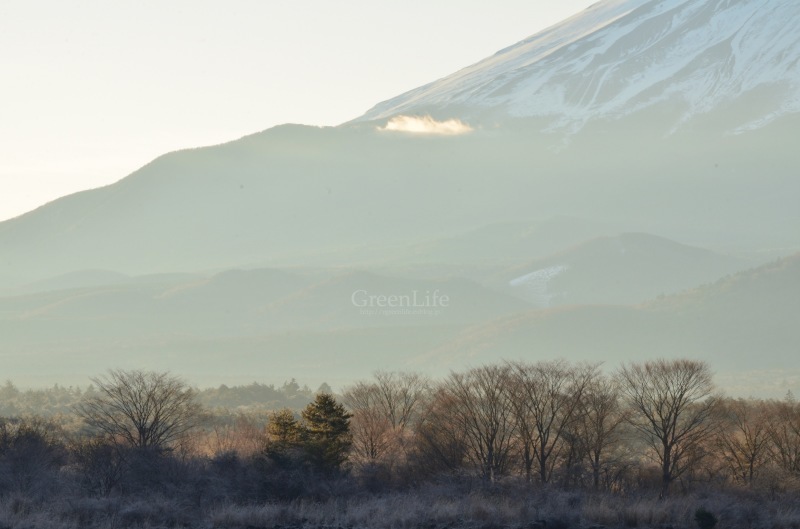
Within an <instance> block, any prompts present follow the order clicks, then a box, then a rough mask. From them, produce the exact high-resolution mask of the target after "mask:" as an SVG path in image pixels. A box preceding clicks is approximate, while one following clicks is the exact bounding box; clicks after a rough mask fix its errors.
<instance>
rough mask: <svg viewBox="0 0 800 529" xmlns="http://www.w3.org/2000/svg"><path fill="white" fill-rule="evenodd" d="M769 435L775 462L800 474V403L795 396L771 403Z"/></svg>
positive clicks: (787, 469)
mask: <svg viewBox="0 0 800 529" xmlns="http://www.w3.org/2000/svg"><path fill="white" fill-rule="evenodd" d="M769 436H770V441H771V446H770V448H771V451H772V459H773V460H774V461H775V463H776V464H777V465H778V466H779V467H780V468H781V469H782V470H783V471H784V472H786V473H789V474H797V475H800V405H798V403H797V402H795V401H794V399H793V398H787V399H786V400H783V401H780V402H773V403H771V405H770V421H769Z"/></svg>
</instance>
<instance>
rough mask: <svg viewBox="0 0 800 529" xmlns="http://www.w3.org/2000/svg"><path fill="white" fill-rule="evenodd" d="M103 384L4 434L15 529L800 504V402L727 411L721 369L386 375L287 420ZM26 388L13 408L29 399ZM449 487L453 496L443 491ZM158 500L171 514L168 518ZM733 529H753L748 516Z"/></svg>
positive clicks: (4, 477)
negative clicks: (365, 511) (437, 501)
mask: <svg viewBox="0 0 800 529" xmlns="http://www.w3.org/2000/svg"><path fill="white" fill-rule="evenodd" d="M93 381H94V385H93V386H92V388H91V389H89V390H86V391H83V392H79V393H80V394H81V401H80V402H79V403H78V404H76V405H75V406H74V407H73V412H71V413H69V414H64V415H61V416H57V417H53V418H49V419H45V418H37V417H32V416H28V417H8V418H5V419H0V523H7V522H4V518H3V516H6V514H5V513H6V512H11V511H4V509H6V508H7V506H8V505H10V503H8V501H10V498H21V497H24V498H26V500H25V501H27V502H29V505H30V507H28V509H29V511H28V512H31V513H32V512H35V511H36V509H48V508H50V509H56V511H57V514H58V513H60V514H58V516H62V517H66V518H68V519H70V520H71V519H73V518H74V516H77V514H75V509H78V508H79V507H77V506H81V507H80V509H84V510H85V512H84V511H81V512H83V514H81V515H80V516H83V518H81V519H83V520H85V523H83V524H82V525H81V526H82V527H84V526H85V527H91V526H97V527H101V526H103V525H102V524H103V523H104V522H103V520H107V519H109V518H107V516H110V515H109V512H111V511H114V509H116V511H114V512H117V513H118V516H121V514H119V513H121V512H123V510H124V509H128V510H130V509H133V511H131V512H134V511H135V512H139V515H137V516H134V515H131V517H130V518H129V519H126V521H123V522H120V523H121V524H122V526H135V525H137V524H138V525H141V524H142V523H144V522H145V521H146V522H147V523H149V524H151V525H192V524H196V523H198V522H199V520H201V519H204V518H203V517H206V516H210V517H214V516H216V517H220V516H221V517H222V518H224V519H225V520H227V521H226V522H225V524H223V525H224V526H233V527H238V526H240V525H237V523H238V522H235V520H238V519H239V518H236V516H233V515H232V514H231V513H232V512H233V511H230V510H224V509H232V508H234V507H225V508H223V507H220V506H223V505H227V506H240V507H236V509H240V508H241V509H244V508H245V507H244V506H247V505H254V504H259V503H264V502H289V501H292V500H296V499H303V498H307V499H313V500H314V501H315V502H326V501H334V500H335V499H336V498H342V497H348V498H351V497H358V498H360V499H359V500H358V501H367V500H365V499H364V498H367V497H370V496H369V494H371V493H380V494H404V495H409V497H411V496H413V497H415V498H421V497H422V496H420V494H422V492H421V491H428V492H427V493H426V494H439V492H431V491H435V490H440V491H442V492H441V493H442V494H445V495H446V496H448V495H449V496H452V495H453V494H456V495H458V494H462V493H464V494H473V493H476V491H478V492H480V491H483V492H480V494H488V495H497V494H501V496H498V497H503V498H510V497H515V498H517V500H516V501H520V502H523V503H525V502H528V501H533V499H532V498H545V499H543V500H542V501H545V502H546V504H547V505H551V504H553V502H554V501H555V502H556V504H557V502H558V501H560V500H558V499H557V498H558V497H559V496H558V495H559V494H566V493H567V492H569V491H571V492H572V493H574V492H576V491H581V490H585V491H587V492H588V491H591V492H592V494H593V495H596V494H600V496H593V495H587V496H585V498H588V499H587V500H586V501H590V500H589V499H590V498H607V499H606V500H603V501H606V502H612V503H613V502H620V503H619V505H618V507H615V509H616V510H612V511H608V510H605V511H602V510H596V509H599V507H597V508H595V507H591V508H590V504H588V503H587V504H586V505H585V508H584V511H582V512H584V514H583V515H581V516H583V518H580V519H574V520H572V522H570V523H578V522H580V523H583V522H586V521H588V522H593V523H600V522H604V523H605V524H607V525H611V526H614V525H620V526H622V525H631V523H633V522H632V521H631V520H629V519H627V518H625V517H626V516H629V515H627V514H624V513H625V512H626V511H625V508H626V507H625V506H626V505H627V504H626V502H628V501H632V500H631V498H638V499H637V500H635V501H637V502H640V501H643V500H642V499H643V498H652V499H653V500H657V499H658V498H663V499H662V500H661V501H664V502H677V501H682V500H680V498H688V497H695V496H693V495H694V494H696V493H699V492H700V491H704V494H708V491H716V492H715V494H720V495H727V494H734V493H736V494H747V495H749V496H740V498H745V499H744V500H740V503H741V501H748V502H750V501H752V502H753V505H758V504H760V503H763V502H784V503H782V504H781V505H783V504H786V502H787V501H790V499H792V498H794V500H791V501H795V500H796V499H797V494H798V493H800V463H799V462H800V456H798V454H800V406H799V405H798V403H797V402H796V401H795V400H794V399H793V398H791V397H787V398H786V399H784V400H781V401H762V400H754V399H750V400H745V399H726V398H724V397H722V396H721V395H720V394H719V392H718V391H717V390H716V388H715V387H714V384H713V381H712V374H711V370H710V367H709V366H708V365H706V364H704V363H702V362H696V361H691V360H657V361H651V362H640V363H629V364H626V365H624V366H621V367H620V368H619V369H617V370H615V371H608V370H605V371H604V370H603V369H601V366H599V365H596V364H574V363H570V362H566V361H540V362H512V363H498V364H490V365H484V366H478V367H474V368H472V369H468V370H465V371H459V372H453V373H451V374H450V375H449V376H447V377H445V378H443V379H441V380H431V379H429V378H426V377H425V376H423V375H420V374H415V373H392V372H378V373H376V374H375V376H374V378H373V379H371V380H364V381H360V382H357V383H355V384H353V385H351V386H350V387H347V388H345V389H344V391H343V393H342V395H341V396H336V395H334V394H332V393H329V392H325V391H320V392H318V393H317V394H316V395H314V397H313V399H311V401H310V402H307V403H306V404H305V405H304V406H302V407H297V408H294V409H290V408H280V409H275V410H273V411H272V412H270V413H265V412H263V410H261V409H259V408H253V409H251V410H250V411H249V412H248V411H242V410H241V409H238V410H237V409H234V410H231V409H227V410H226V409H223V408H211V407H207V406H203V405H201V404H199V403H198V398H197V392H196V391H195V390H193V389H191V388H189V387H188V386H187V385H186V384H185V383H184V382H182V381H181V380H180V379H179V378H177V377H175V376H173V375H171V374H168V373H152V372H145V371H111V372H109V373H108V374H107V375H105V376H103V377H99V378H97V379H94V380H93ZM290 386H291V388H289V390H290V391H292V392H297V391H300V387H299V385H298V384H297V383H296V382H294V381H292V383H291V384H290ZM10 387H11V386H10V385H7V388H6V392H5V394H7V395H12V394H13V395H12V396H14V398H18V397H19V395H18V393H19V392H18V391H17V390H15V391H16V393H15V392H12V391H10V390H9V389H8V388H10ZM265 387H266V386H254V388H256V389H258V388H265ZM233 389H235V388H229V390H231V391H232V390H233ZM320 389H321V390H323V389H330V388H328V387H325V386H323V387H321V388H320ZM229 390H225V391H229ZM70 391H73V390H70ZM259 391H260V389H259ZM444 484H446V487H450V489H448V490H449V492H444V490H445V489H441V488H439V489H437V487H443V486H445V485H444ZM461 487H464V488H463V489H462V488H461ZM454 490H459V491H461V492H457V493H456V492H454ZM464 491H473V492H472V493H469V492H464ZM364 494H367V496H364ZM542 495H547V496H546V497H545V496H542ZM554 495H555V496H554ZM582 497H583V496H575V497H574V498H582ZM54 498H55V502H53V501H52V499H54ZM526 498H527V499H526ZM89 499H91V501H92V502H95V503H91V505H92V507H89V506H88V505H90V504H88V503H85V501H84V500H89ZM46 501H47V502H49V503H45V502H46ZM98 501H99V502H100V503H97V502H98ZM142 501H145V502H146V504H147V505H150V506H152V505H155V504H157V503H158V502H162V503H163V502H169V505H171V507H169V508H165V510H164V511H158V512H155V511H153V510H152V509H151V507H147V509H145V507H143V506H142V505H144V504H142V503H141V502H142ZM370 501H371V500H370ZM415 501H422V500H419V499H417V500H415ZM536 501H538V500H536ZM570 501H571V502H572V504H575V505H583V503H582V502H583V501H584V500H578V499H573V500H570ZM591 501H594V500H591ZM81 502H83V503H81ZM136 502H139V503H136ZM576 502H577V503H576ZM134 504H136V505H139V507H135V508H134V507H131V506H132V505H134ZM572 504H570V505H572ZM126 505H127V506H128V507H125V506H126ZM179 505H183V506H185V507H178V506H179ZM654 505H655V504H654ZM663 505H665V506H666V505H672V504H667V503H665V504H663ZM55 506H57V507H55ZM192 506H193V507H192ZM210 506H213V507H210ZM701 507H703V508H705V504H702V505H694V506H692V507H691V508H686V507H683V508H680V509H678V507H675V509H676V512H677V510H679V511H680V512H682V513H694V512H695V511H697V512H701V511H700V508H701ZM9 508H10V507H9ZM487 508H488V507H487ZM664 508H667V507H664ZM671 508H672V507H670V509H671ZM58 509H60V510H58ZM86 509H88V510H86ZM109 509H110V510H111V511H109ZM137 509H138V511H137ZM220 509H223V510H220ZM537 509H538V507H537ZM593 509H594V510H593ZM142 510H146V511H147V513H149V514H141V512H140V511H142ZM573 510H574V509H573V508H572V507H570V509H569V512H573ZM617 510H618V511H619V518H617V519H616V520H617V521H616V522H614V521H613V520H611V522H609V517H612V518H613V517H614V516H617V515H616V514H609V512H611V513H616V512H617ZM56 511H53V512H56ZM125 512H127V511H125ZM223 512H224V513H227V514H221V513H223ZM515 512H516V511H515ZM703 512H709V511H703ZM798 512H800V511H798ZM215 513H216V514H215ZM598 513H606V514H602V515H601V514H598ZM711 514H712V515H714V516H718V515H720V513H719V512H711ZM722 514H724V513H722ZM231 516H232V517H231ZM298 516H300V515H299V514H298ZM304 516H307V515H304ZM464 516H467V518H462V520H464V519H468V517H469V516H471V515H469V514H465V515H464ZM516 516H520V518H516ZM682 516H684V515H682ZM685 516H689V515H688V514H686V515H685ZM703 516H705V518H703V519H704V520H706V519H710V518H708V516H706V515H703ZM242 519H243V520H244V519H247V518H242ZM231 520H234V522H231ZM514 520H520V523H522V522H521V521H522V520H524V516H523V515H522V513H521V511H520V513H519V514H518V515H514V516H511V517H510V518H508V523H510V524H512V525H513V523H512V522H514ZM720 520H726V519H725V518H724V516H722V517H721V518H720ZM798 522H800V520H798ZM514 523H516V522H514ZM565 523H566V522H565ZM637 523H638V522H637ZM686 523H688V524H693V523H694V522H693V521H692V520H688V522H686ZM246 525H247V524H245V525H241V526H242V527H244V526H246ZM251 525H252V524H251ZM378 525H380V523H378ZM117 526H119V525H117ZM726 526H729V527H737V526H736V525H735V523H733V521H732V519H731V518H727V523H726ZM750 526H751V525H742V527H750Z"/></svg>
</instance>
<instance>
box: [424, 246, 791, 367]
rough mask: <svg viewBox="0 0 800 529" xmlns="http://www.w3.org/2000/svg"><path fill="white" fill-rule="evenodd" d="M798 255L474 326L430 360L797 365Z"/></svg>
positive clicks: (723, 365) (749, 365) (722, 365)
mask: <svg viewBox="0 0 800 529" xmlns="http://www.w3.org/2000/svg"><path fill="white" fill-rule="evenodd" d="M798 322H800V254H795V255H794V256H792V257H789V258H785V259H781V260H779V261H776V262H774V263H772V264H768V265H765V266H761V267H758V268H754V269H751V270H747V271H744V272H740V273H738V274H735V275H732V276H729V277H726V278H723V279H720V280H718V281H717V282H715V283H713V284H709V285H706V286H702V287H699V288H696V289H693V290H690V291H688V292H685V293H682V294H679V295H675V296H668V297H665V298H663V299H660V300H657V301H653V302H651V303H648V304H645V305H642V306H639V307H633V306H608V305H596V306H578V307H563V308H554V309H549V310H533V311H528V312H527V313H522V314H516V315H513V316H509V317H504V318H499V319H497V320H495V321H493V322H491V323H486V324H481V325H476V326H473V327H471V328H469V329H467V330H466V331H464V332H463V333H461V334H460V336H459V337H458V338H456V339H455V340H453V341H451V342H450V343H448V344H447V345H445V346H443V347H441V348H439V349H437V350H435V351H432V352H431V353H430V355H429V360H430V361H431V362H433V361H434V360H435V359H438V360H439V361H443V362H463V361H466V360H469V361H472V362H483V361H488V360H495V359H500V358H528V359H535V358H551V357H553V356H563V357H566V358H571V359H584V360H591V361H604V362H609V363H611V364H614V363H616V362H620V361H624V360H641V359H645V358H654V357H659V356H664V357H675V356H690V357H696V358H701V359H705V360H708V361H709V362H711V363H712V365H714V366H719V368H720V369H723V370H726V371H740V372H741V371H747V370H754V369H778V368H783V369H792V368H800V364H798V363H797V354H798V344H800V326H799V325H798Z"/></svg>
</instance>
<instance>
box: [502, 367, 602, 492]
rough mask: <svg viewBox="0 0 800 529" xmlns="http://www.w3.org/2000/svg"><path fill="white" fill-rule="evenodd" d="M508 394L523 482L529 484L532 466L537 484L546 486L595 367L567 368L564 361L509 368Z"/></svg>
mask: <svg viewBox="0 0 800 529" xmlns="http://www.w3.org/2000/svg"><path fill="white" fill-rule="evenodd" d="M511 372H512V373H513V376H512V377H511V383H510V384H509V386H508V387H509V390H510V392H511V394H512V396H511V399H510V400H511V402H512V404H513V406H514V416H515V420H516V426H517V429H518V431H519V435H520V442H521V449H522V460H523V466H524V471H525V478H526V479H527V480H528V481H531V477H532V471H533V465H534V464H536V467H537V468H536V471H537V473H538V474H539V480H540V481H541V482H542V483H547V482H548V481H549V480H550V476H551V474H552V471H553V466H554V464H555V461H556V458H557V456H558V453H557V450H558V448H559V446H560V445H561V442H562V437H563V436H564V434H565V433H566V431H567V428H568V426H569V425H570V423H571V422H572V421H573V419H574V418H575V415H576V413H577V412H578V410H579V407H580V403H581V397H582V395H583V393H584V390H585V389H586V386H587V384H589V382H590V381H591V380H592V378H593V377H594V376H595V375H596V373H597V366H593V365H589V366H577V367H573V366H570V365H569V364H568V363H567V362H565V361H554V362H538V363H536V364H526V363H522V362H517V363H514V364H511Z"/></svg>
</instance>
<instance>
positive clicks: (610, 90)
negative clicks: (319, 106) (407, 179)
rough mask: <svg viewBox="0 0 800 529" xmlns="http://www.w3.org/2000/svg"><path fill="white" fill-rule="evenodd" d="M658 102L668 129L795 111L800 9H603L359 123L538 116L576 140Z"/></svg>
mask: <svg viewBox="0 0 800 529" xmlns="http://www.w3.org/2000/svg"><path fill="white" fill-rule="evenodd" d="M659 103H669V104H673V105H675V104H677V106H676V107H670V109H671V110H670V112H669V114H670V115H671V116H673V119H674V120H675V122H674V123H673V126H678V125H680V123H682V122H684V121H687V120H689V119H691V118H692V117H694V116H697V115H701V114H704V113H707V112H710V111H712V110H716V109H725V110H727V109H730V108H733V107H734V106H736V105H738V106H736V108H737V110H736V112H737V114H736V115H737V120H738V121H737V122H736V124H735V127H734V128H733V129H731V131H734V132H737V131H741V130H745V129H748V128H757V127H760V126H763V125H765V124H766V123H768V122H770V121H771V120H773V119H775V118H777V117H779V116H781V115H783V114H786V113H793V112H798V111H800V2H798V1H797V0H606V1H604V2H600V3H598V4H595V5H593V6H592V7H590V8H588V9H587V10H585V11H583V12H582V13H579V14H578V15H575V16H574V17H572V18H570V19H567V20H565V21H564V22H562V23H560V24H558V25H556V26H553V27H551V28H549V29H547V30H545V31H543V32H541V33H538V34H536V35H534V36H532V37H530V38H528V39H526V40H524V41H522V42H520V43H518V44H516V45H514V46H511V47H509V48H507V49H505V50H502V51H500V52H498V53H497V54H495V55H494V56H492V57H489V58H488V59H485V60H483V61H481V62H478V63H477V64H475V65H473V66H470V67H468V68H465V69H463V70H461V71H459V72H457V73H455V74H453V75H450V76H448V77H445V78H443V79H440V80H438V81H435V82H433V83H431V84H428V85H426V86H423V87H420V88H418V89H416V90H412V91H411V92H408V93H406V94H403V95H401V96H398V97H396V98H394V99H391V100H388V101H385V102H383V103H380V104H378V105H377V106H375V107H374V108H373V109H371V110H370V111H368V112H367V113H366V114H365V115H364V116H363V117H362V118H359V119H360V120H377V119H386V118H388V117H390V116H394V115H398V114H420V113H430V114H432V115H434V116H435V117H437V118H444V117H458V118H461V119H465V120H473V121H483V122H493V121H496V120H498V119H503V118H508V117H544V118H548V123H547V124H546V127H547V128H550V129H564V130H567V131H570V130H571V131H575V130H578V129H580V128H581V127H582V126H583V125H584V124H585V123H586V122H587V121H588V120H590V119H592V118H607V119H619V118H622V117H624V116H627V115H630V114H632V113H634V112H636V111H639V110H643V109H646V108H649V107H652V106H654V105H656V104H659ZM673 108H674V109H676V110H672V109H673Z"/></svg>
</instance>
